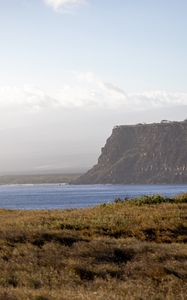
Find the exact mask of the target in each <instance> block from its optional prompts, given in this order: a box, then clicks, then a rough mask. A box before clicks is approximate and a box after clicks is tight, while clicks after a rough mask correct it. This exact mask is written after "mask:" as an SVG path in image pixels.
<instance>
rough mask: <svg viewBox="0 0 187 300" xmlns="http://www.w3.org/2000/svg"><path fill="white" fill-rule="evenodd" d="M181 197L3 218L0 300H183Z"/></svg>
mask: <svg viewBox="0 0 187 300" xmlns="http://www.w3.org/2000/svg"><path fill="white" fill-rule="evenodd" d="M186 242H187V203H186V196H185V195H180V196H177V197H175V199H170V200H166V198H164V197H161V196H150V197H146V196H145V197H142V198H139V199H135V200H130V199H129V200H128V201H123V200H119V199H118V200H117V201H115V202H114V203H112V204H105V205H100V206H97V207H94V208H87V209H74V210H64V211H63V210H49V211H11V210H0V300H1V299H2V300H26V299H33V300H63V299H64V300H68V299H89V300H91V299H93V300H96V299H98V300H99V299H109V300H110V299H117V300H121V299H130V300H131V299H185V297H186V288H187V284H186V282H187V271H186V270H187V246H186Z"/></svg>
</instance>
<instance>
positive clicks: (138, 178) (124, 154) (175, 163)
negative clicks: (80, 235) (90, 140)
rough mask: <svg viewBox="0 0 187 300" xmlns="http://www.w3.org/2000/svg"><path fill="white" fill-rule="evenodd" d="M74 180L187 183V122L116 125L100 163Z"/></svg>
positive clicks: (83, 182) (91, 181)
mask: <svg viewBox="0 0 187 300" xmlns="http://www.w3.org/2000/svg"><path fill="white" fill-rule="evenodd" d="M74 183H76V184H95V183H113V184H115V183H118V184H120V183H124V184H133V183H134V184H152V183H153V184H159V183H161V184H162V183H168V184H169V183H171V184H174V183H187V122H186V121H183V122H168V121H167V122H161V123H154V124H137V125H123V126H116V127H114V129H113V131H112V135H111V136H110V137H109V139H108V140H107V142H106V145H105V146H104V148H102V153H101V155H100V157H99V159H98V163H97V165H95V166H94V167H93V168H92V169H91V170H89V171H88V172H87V173H86V174H84V175H82V176H80V177H79V178H78V179H77V180H76V181H75V182H74Z"/></svg>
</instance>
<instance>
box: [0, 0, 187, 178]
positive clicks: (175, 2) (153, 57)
mask: <svg viewBox="0 0 187 300" xmlns="http://www.w3.org/2000/svg"><path fill="white" fill-rule="evenodd" d="M186 31H187V1H186V0H164V1H163V0H157V1H155V0H6V1H5V0H0V149H1V150H0V151H1V152H0V153H1V155H0V166H1V168H0V173H5V172H6V173H10V172H28V171H29V172H30V171H31V172H37V173H38V172H45V171H51V170H52V171H61V170H64V171H67V170H69V171H71V170H78V169H86V168H88V167H90V166H92V164H94V163H96V161H97V157H98V155H99V153H100V148H101V146H103V145H104V143H105V140H106V138H107V137H108V136H109V135H110V134H111V131H112V128H113V126H115V125H116V124H133V123H138V122H153V121H160V120H162V119H171V120H183V119H185V118H187V84H186V78H187V55H186V53H187V35H186Z"/></svg>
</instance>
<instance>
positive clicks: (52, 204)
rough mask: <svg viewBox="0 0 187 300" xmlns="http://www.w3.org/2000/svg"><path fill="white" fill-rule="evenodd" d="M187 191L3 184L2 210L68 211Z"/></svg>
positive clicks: (177, 187) (158, 187)
mask: <svg viewBox="0 0 187 300" xmlns="http://www.w3.org/2000/svg"><path fill="white" fill-rule="evenodd" d="M183 192H187V185H63V184H43V185H41V184H38V185H3V186H0V208H7V209H27V210H30V209H59V208H60V209H69V208H80V207H89V206H95V205H97V204H101V203H107V202H113V201H114V199H115V198H116V197H121V198H125V197H135V196H139V195H148V194H161V195H165V196H174V195H176V194H179V193H183Z"/></svg>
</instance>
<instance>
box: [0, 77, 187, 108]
mask: <svg viewBox="0 0 187 300" xmlns="http://www.w3.org/2000/svg"><path fill="white" fill-rule="evenodd" d="M61 86H62V87H61V88H59V89H50V90H49V89H45V90H43V89H40V88H36V87H31V86H24V87H11V86H8V87H7V86H6V87H5V86H3V87H0V110H1V111H3V110H4V111H5V110H6V111H7V110H9V111H10V110H11V111H20V110H21V111H29V112H39V111H41V110H45V109H53V110H56V109H65V110H67V109H71V110H75V109H81V110H82V111H85V110H87V111H88V110H89V111H92V110H93V111H95V110H99V109H104V110H112V111H116V112H118V111H119V112H122V111H124V112H133V111H135V112H137V111H145V110H150V109H154V108H167V107H175V106H182V105H187V93H178V92H176V93H173V92H170V93H169V92H166V91H148V92H143V93H126V92H125V91H124V90H123V89H122V88H121V87H118V86H117V85H115V84H113V83H108V82H105V81H103V80H101V79H99V78H98V77H97V76H96V75H95V74H93V73H91V72H86V73H74V78H73V79H72V80H71V83H68V82H64V83H62V85H61Z"/></svg>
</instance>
